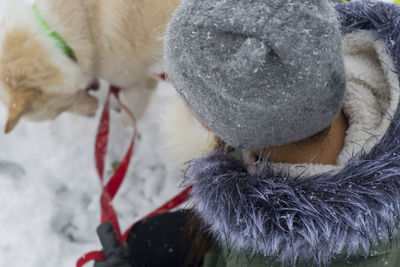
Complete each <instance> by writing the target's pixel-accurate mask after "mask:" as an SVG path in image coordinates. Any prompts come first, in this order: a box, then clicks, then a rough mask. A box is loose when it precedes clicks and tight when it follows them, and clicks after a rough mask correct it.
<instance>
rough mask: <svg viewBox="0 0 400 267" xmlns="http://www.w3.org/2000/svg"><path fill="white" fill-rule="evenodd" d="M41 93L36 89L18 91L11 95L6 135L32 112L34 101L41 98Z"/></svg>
mask: <svg viewBox="0 0 400 267" xmlns="http://www.w3.org/2000/svg"><path fill="white" fill-rule="evenodd" d="M39 95H40V92H39V91H38V90H35V89H28V90H25V91H16V92H15V93H13V94H12V95H11V98H10V101H9V103H8V119H7V124H6V129H5V133H9V132H11V130H12V129H14V128H15V126H16V125H17V123H18V122H19V120H20V119H21V117H22V116H23V115H24V114H25V113H26V112H28V111H29V110H30V108H31V106H32V103H33V101H34V100H35V99H36V98H37V97H39Z"/></svg>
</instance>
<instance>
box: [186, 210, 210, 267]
mask: <svg viewBox="0 0 400 267" xmlns="http://www.w3.org/2000/svg"><path fill="white" fill-rule="evenodd" d="M213 244H214V242H213V238H212V237H211V235H210V234H209V233H208V232H207V231H206V230H205V226H204V224H203V223H202V220H201V219H200V218H199V217H198V216H197V215H196V214H195V213H194V212H192V214H190V215H189V220H188V221H187V223H186V226H185V234H184V236H183V239H182V247H183V248H185V249H187V250H186V251H185V252H186V253H184V255H185V258H184V259H183V261H182V266H185V267H189V266H190V267H200V266H201V265H202V262H203V259H204V256H205V255H206V253H207V251H208V250H210V249H211V247H212V246H213Z"/></svg>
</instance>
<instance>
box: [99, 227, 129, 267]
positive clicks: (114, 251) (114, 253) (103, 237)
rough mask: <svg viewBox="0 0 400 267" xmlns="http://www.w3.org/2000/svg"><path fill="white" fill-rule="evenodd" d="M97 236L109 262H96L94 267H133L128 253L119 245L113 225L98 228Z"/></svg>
mask: <svg viewBox="0 0 400 267" xmlns="http://www.w3.org/2000/svg"><path fill="white" fill-rule="evenodd" d="M97 234H98V236H99V238H100V242H101V244H102V245H103V252H104V255H105V256H106V259H107V260H106V261H96V263H95V264H94V267H132V266H131V265H130V264H129V261H128V257H127V251H125V250H124V248H122V247H121V245H120V244H119V241H118V239H117V238H116V236H115V232H114V228H113V226H112V224H111V223H109V222H105V223H103V224H101V225H100V226H99V227H98V228H97Z"/></svg>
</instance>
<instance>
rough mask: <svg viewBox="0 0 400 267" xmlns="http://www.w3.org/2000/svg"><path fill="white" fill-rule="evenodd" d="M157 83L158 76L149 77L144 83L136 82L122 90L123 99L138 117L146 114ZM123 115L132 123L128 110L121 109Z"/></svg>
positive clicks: (123, 117)
mask: <svg viewBox="0 0 400 267" xmlns="http://www.w3.org/2000/svg"><path fill="white" fill-rule="evenodd" d="M157 85H158V80H157V79H156V78H154V77H148V78H147V79H146V81H144V82H143V83H142V84H135V85H134V86H132V87H130V88H124V90H123V91H122V94H121V100H122V102H123V103H124V104H125V105H127V107H128V108H129V109H130V110H131V111H132V112H133V113H134V115H135V117H136V119H140V118H141V117H143V115H144V114H145V112H146V109H147V106H148V104H149V102H150V99H151V96H152V95H153V93H154V91H155V89H156V88H157ZM121 117H122V119H123V121H124V122H125V123H126V124H127V125H130V124H132V123H131V120H130V119H129V117H128V114H126V112H124V111H121Z"/></svg>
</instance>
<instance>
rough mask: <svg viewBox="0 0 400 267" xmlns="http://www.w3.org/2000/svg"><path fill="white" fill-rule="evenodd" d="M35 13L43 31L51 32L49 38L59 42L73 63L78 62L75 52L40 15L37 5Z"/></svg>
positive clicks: (33, 7)
mask: <svg viewBox="0 0 400 267" xmlns="http://www.w3.org/2000/svg"><path fill="white" fill-rule="evenodd" d="M32 10H33V13H34V14H35V16H36V19H37V20H38V22H39V23H40V25H41V26H42V28H43V29H45V30H46V31H47V32H49V36H50V37H51V38H53V39H54V40H56V41H57V43H58V46H59V47H60V48H61V49H62V50H63V51H64V53H65V54H66V55H67V56H68V57H69V58H71V59H72V60H73V61H75V62H76V61H77V59H76V55H75V52H74V50H72V48H71V47H70V46H69V45H68V44H67V43H66V42H65V41H64V39H63V38H62V37H61V36H60V35H58V33H56V32H55V31H53V29H52V28H51V27H50V25H49V24H47V22H46V21H45V20H44V19H43V17H42V16H41V15H40V13H39V10H38V8H37V6H36V5H33V6H32Z"/></svg>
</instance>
